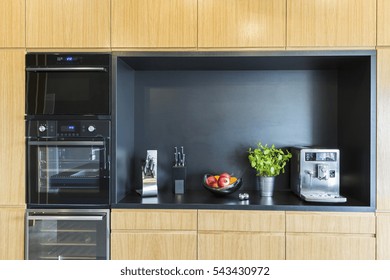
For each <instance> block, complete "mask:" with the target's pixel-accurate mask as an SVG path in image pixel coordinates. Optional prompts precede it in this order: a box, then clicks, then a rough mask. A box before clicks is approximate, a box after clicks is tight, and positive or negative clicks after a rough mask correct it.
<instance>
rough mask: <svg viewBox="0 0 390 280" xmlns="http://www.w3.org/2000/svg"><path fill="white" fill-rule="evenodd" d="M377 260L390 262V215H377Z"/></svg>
mask: <svg viewBox="0 0 390 280" xmlns="http://www.w3.org/2000/svg"><path fill="white" fill-rule="evenodd" d="M376 227H377V230H376V246H377V251H376V254H377V256H376V257H377V259H378V260H390V250H389V248H390V213H377V226H376Z"/></svg>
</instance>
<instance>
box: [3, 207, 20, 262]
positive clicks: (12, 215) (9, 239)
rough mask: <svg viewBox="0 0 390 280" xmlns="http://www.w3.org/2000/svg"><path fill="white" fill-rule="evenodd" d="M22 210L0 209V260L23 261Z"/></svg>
mask: <svg viewBox="0 0 390 280" xmlns="http://www.w3.org/2000/svg"><path fill="white" fill-rule="evenodd" d="M24 213H25V209H24V208H11V207H10V208H7V207H0V260H23V259H24Z"/></svg>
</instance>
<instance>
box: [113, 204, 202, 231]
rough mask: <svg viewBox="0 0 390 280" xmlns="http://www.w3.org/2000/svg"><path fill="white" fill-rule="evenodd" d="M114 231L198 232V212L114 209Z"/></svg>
mask: <svg viewBox="0 0 390 280" xmlns="http://www.w3.org/2000/svg"><path fill="white" fill-rule="evenodd" d="M111 229H112V230H116V229H119V230H196V229H197V210H170V209H168V210H149V209H139V210H134V209H132V210H126V209H124V210H120V209H113V210H112V217H111Z"/></svg>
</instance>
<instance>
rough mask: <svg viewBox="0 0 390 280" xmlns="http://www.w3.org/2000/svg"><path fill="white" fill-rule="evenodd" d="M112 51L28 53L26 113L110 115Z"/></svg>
mask: <svg viewBox="0 0 390 280" xmlns="http://www.w3.org/2000/svg"><path fill="white" fill-rule="evenodd" d="M110 65H111V59H110V55H109V54H85V53H84V54H75V53H69V54H64V53H29V54H27V55H26V115H27V117H34V118H35V117H37V116H44V117H50V116H57V117H58V116H103V115H104V116H108V115H110V113H111V94H110V92H111V90H110V73H111V71H110V69H111V67H110Z"/></svg>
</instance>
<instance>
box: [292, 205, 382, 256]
mask: <svg viewBox="0 0 390 280" xmlns="http://www.w3.org/2000/svg"><path fill="white" fill-rule="evenodd" d="M375 227H376V226H375V214H374V213H337V212H331V213H330V212H286V258H287V259H288V260H295V259H307V260H310V259H314V260H317V259H320V260H359V259H364V260H373V259H375V250H376V244H375V243H376V241H375Z"/></svg>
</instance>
